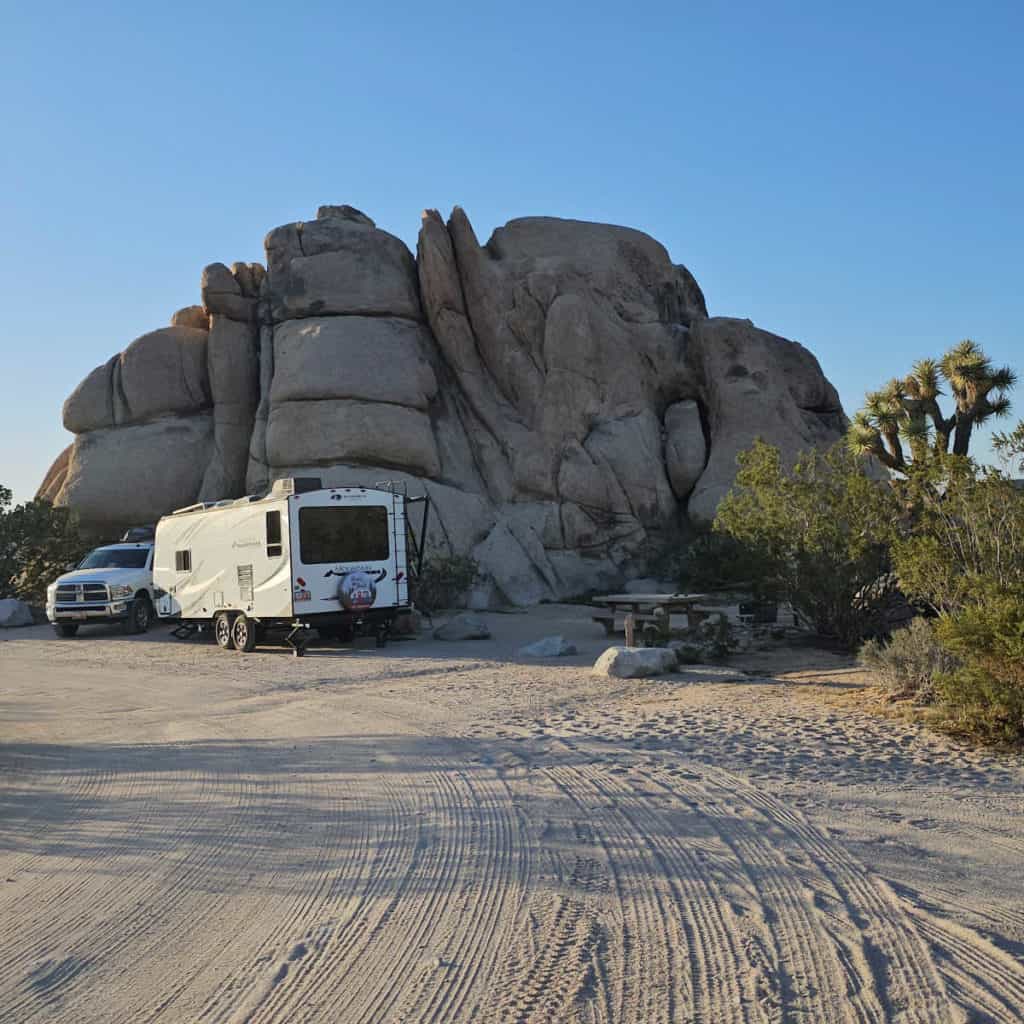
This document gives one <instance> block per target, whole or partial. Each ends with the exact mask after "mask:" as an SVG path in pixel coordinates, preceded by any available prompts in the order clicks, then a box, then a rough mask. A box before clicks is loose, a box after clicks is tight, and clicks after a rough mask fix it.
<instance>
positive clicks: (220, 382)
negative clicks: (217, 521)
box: [199, 313, 259, 501]
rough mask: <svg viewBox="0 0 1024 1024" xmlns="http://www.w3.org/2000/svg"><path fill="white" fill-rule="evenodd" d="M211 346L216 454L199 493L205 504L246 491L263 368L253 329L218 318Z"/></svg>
mask: <svg viewBox="0 0 1024 1024" xmlns="http://www.w3.org/2000/svg"><path fill="white" fill-rule="evenodd" d="M210 320H211V327H210V334H209V340H208V342H207V374H208V377H209V381H210V393H211V396H212V399H213V432H214V437H213V441H214V444H213V453H212V456H211V458H210V461H209V463H208V464H207V466H206V471H205V473H204V474H203V482H202V484H201V485H200V488H199V500H200V501H218V500H220V499H221V498H237V497H240V496H241V495H242V494H243V493H244V491H245V475H246V469H247V468H248V462H249V442H250V440H251V438H252V430H253V417H254V416H255V413H256V404H257V402H258V400H259V365H258V357H257V353H256V347H255V343H256V339H255V335H254V332H253V330H252V328H251V327H250V326H249V325H248V324H245V323H242V322H241V321H238V320H232V319H231V318H230V317H226V316H222V315H221V314H219V313H214V314H213V315H212V316H211V318H210Z"/></svg>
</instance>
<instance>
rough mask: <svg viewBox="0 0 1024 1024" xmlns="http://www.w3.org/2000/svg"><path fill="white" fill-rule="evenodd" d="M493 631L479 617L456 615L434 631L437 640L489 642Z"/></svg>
mask: <svg viewBox="0 0 1024 1024" xmlns="http://www.w3.org/2000/svg"><path fill="white" fill-rule="evenodd" d="M490 636H491V631H490V629H489V628H488V626H487V623H486V622H484V620H483V619H482V618H480V617H479V616H478V615H456V616H455V618H454V619H452V620H451V622H446V623H445V624H444V625H443V626H439V627H438V628H437V629H435V630H434V639H435V640H488V639H490Z"/></svg>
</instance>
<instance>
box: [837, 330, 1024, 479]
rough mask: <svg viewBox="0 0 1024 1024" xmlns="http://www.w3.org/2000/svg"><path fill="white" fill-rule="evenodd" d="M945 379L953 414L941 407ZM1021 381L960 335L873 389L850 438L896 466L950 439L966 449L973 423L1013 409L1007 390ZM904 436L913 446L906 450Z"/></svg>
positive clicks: (960, 450)
mask: <svg viewBox="0 0 1024 1024" xmlns="http://www.w3.org/2000/svg"><path fill="white" fill-rule="evenodd" d="M943 382H945V383H946V384H947V385H948V386H949V391H950V395H951V396H952V398H953V403H954V408H953V411H952V412H951V413H950V415H949V416H943V414H942V409H941V408H940V407H939V396H941V395H943V394H944V393H945V392H944V391H943V389H942V384H943ZM1016 383H1017V375H1016V374H1015V373H1014V372H1013V370H1011V369H1010V368H1009V367H1008V366H1003V367H999V368H996V367H994V366H993V365H992V362H991V360H990V359H989V358H988V356H986V355H985V353H984V352H983V351H982V350H981V347H980V346H978V345H977V344H975V343H974V342H973V341H970V340H969V339H968V340H965V341H961V342H960V344H958V345H954V346H953V348H951V349H950V350H949V351H948V352H947V353H946V354H945V355H944V356H943V357H942V359H940V360H937V361H936V360H935V359H920V360H918V362H916V363H915V364H914V367H913V370H912V371H911V373H910V375H909V376H907V377H904V378H903V379H899V378H896V379H894V380H891V381H889V383H888V384H886V385H885V387H884V388H882V389H881V390H880V391H870V392H868V394H867V395H866V396H865V400H864V408H863V409H861V411H860V412H858V413H857V414H856V415H855V416H854V417H853V421H852V423H851V424H850V430H849V433H848V435H847V440H848V442H849V444H850V447H851V448H852V449H853V450H854V451H855V452H859V453H861V454H869V455H874V456H875V457H876V458H877V459H878V460H879V462H881V463H882V464H883V465H886V466H888V467H889V468H890V469H893V470H896V471H897V472H902V471H904V470H906V469H907V468H908V467H909V466H910V464H911V460H912V461H914V462H920V461H922V460H924V459H926V458H927V456H928V454H929V453H930V452H935V453H938V454H946V453H947V452H948V451H949V450H950V442H952V446H953V454H954V455H966V454H967V452H968V449H969V447H970V443H971V432H972V431H973V430H974V427H975V426H980V425H981V424H982V423H984V422H985V421H986V420H988V419H991V418H992V417H994V416H1005V415H1006V414H1007V413H1008V412H1009V411H1010V399H1009V397H1008V395H1007V392H1008V391H1010V390H1011V389H1012V388H1013V386H1014V385H1015V384H1016ZM904 441H905V442H906V445H907V449H909V452H904V448H903V442H904ZM908 454H909V456H910V457H909V459H908Z"/></svg>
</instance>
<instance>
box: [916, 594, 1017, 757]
mask: <svg viewBox="0 0 1024 1024" xmlns="http://www.w3.org/2000/svg"><path fill="white" fill-rule="evenodd" d="M936 634H937V635H938V638H939V640H940V641H941V642H942V644H943V646H944V647H945V648H946V649H947V650H948V651H950V652H951V653H952V654H954V655H956V657H957V658H958V659H959V662H960V665H959V667H957V668H956V669H954V670H952V671H950V672H948V673H946V674H944V675H943V676H942V677H941V678H940V679H939V681H938V694H939V698H940V700H941V702H942V706H943V710H944V712H945V716H944V720H945V724H946V725H947V726H948V727H949V728H951V729H952V730H953V731H955V732H958V733H962V734H964V735H968V736H972V737H977V738H980V739H983V740H986V741H989V742H996V743H1019V742H1021V741H1022V740H1024V587H1018V588H1004V589H999V588H990V589H989V591H988V593H986V594H983V595H979V597H978V599H977V600H976V601H975V602H974V603H972V604H970V605H967V606H966V607H963V608H961V609H960V610H958V611H956V612H951V613H948V614H945V615H943V616H941V617H940V618H939V621H938V624H937V625H936Z"/></svg>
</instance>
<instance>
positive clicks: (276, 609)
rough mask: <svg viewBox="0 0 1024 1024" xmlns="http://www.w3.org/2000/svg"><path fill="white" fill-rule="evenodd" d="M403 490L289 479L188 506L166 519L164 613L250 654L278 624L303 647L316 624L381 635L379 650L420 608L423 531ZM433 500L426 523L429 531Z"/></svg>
mask: <svg viewBox="0 0 1024 1024" xmlns="http://www.w3.org/2000/svg"><path fill="white" fill-rule="evenodd" d="M425 500H426V499H424V498H411V499H410V498H408V497H407V496H406V495H405V494H404V493H402V492H401V491H399V490H398V489H384V488H383V487H381V488H369V487H331V488H322V487H321V484H320V481H319V480H318V479H315V478H295V479H285V480H278V481H276V482H275V483H274V485H273V488H272V490H271V492H270V493H269V494H268V495H266V496H265V497H253V496H250V497H246V498H238V499H237V500H235V501H218V502H213V503H205V504H199V505H191V506H189V507H188V508H182V509H178V510H177V511H175V512H172V513H171V514H170V515H167V516H164V517H163V518H162V519H161V520H160V522H159V523H157V527H156V550H155V554H154V558H153V584H154V587H155V588H156V590H155V592H156V597H157V614H158V615H159V616H160V617H161V618H163V619H176V620H179V623H180V625H179V630H180V635H182V636H186V635H189V634H190V633H191V632H194V631H195V630H196V629H202V628H204V627H205V626H206V625H210V626H212V628H213V633H214V636H215V637H216V640H217V643H218V644H219V645H220V646H221V647H223V648H225V649H230V648H234V649H236V650H239V651H251V650H252V649H253V647H254V646H255V644H256V640H257V638H258V637H260V636H265V635H266V634H267V633H271V632H274V631H279V632H280V633H281V634H282V635H283V636H284V640H285V642H286V643H288V644H289V645H290V646H291V647H292V648H293V649H294V651H295V653H296V654H298V655H301V654H302V652H303V649H304V647H305V644H306V642H307V638H308V636H309V633H308V630H310V629H317V630H318V631H319V632H320V633H321V634H323V635H327V636H334V637H343V636H346V635H353V634H354V633H355V632H356V631H363V632H367V631H372V632H373V633H375V634H376V637H377V643H378V646H383V645H384V643H385V642H386V640H387V635H388V631H389V629H390V627H391V623H392V621H393V620H394V618H395V616H397V615H398V614H399V613H401V612H403V611H407V610H408V609H409V608H410V600H409V569H410V560H411V561H412V565H413V568H414V569H418V565H417V562H418V559H419V557H420V553H421V551H422V536H421V538H420V540H419V541H417V539H416V538H415V536H414V534H413V532H412V529H411V525H410V523H409V519H408V513H407V509H408V506H409V505H410V504H411V503H412V502H417V501H421V502H425ZM425 519H426V505H424V522H423V524H422V525H423V528H425V527H426V522H425Z"/></svg>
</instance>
